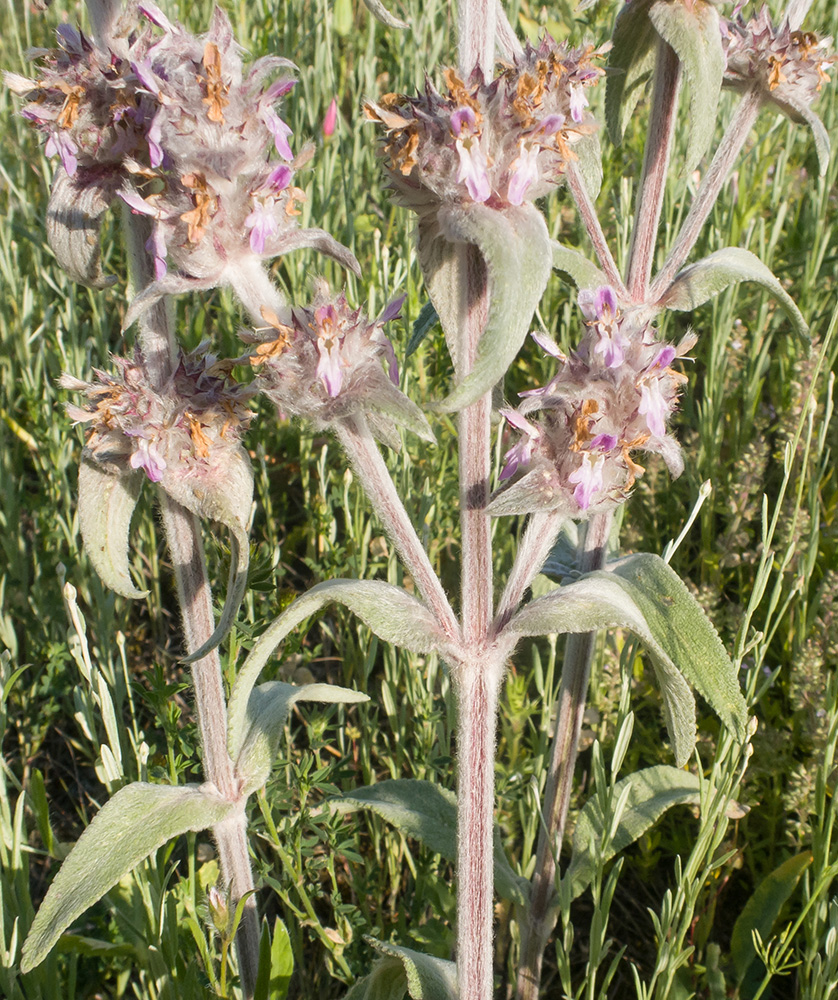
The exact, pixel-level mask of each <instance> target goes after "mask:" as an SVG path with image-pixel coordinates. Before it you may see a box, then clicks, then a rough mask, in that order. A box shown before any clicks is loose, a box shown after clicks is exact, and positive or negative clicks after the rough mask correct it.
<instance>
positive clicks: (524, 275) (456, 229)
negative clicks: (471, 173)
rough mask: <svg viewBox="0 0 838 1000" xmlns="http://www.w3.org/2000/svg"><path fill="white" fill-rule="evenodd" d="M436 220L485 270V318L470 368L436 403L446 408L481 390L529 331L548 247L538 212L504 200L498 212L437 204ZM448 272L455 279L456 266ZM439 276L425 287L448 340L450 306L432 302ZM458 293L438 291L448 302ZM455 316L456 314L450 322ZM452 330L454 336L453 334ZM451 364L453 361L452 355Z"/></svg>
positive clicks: (546, 265) (550, 253)
mask: <svg viewBox="0 0 838 1000" xmlns="http://www.w3.org/2000/svg"><path fill="white" fill-rule="evenodd" d="M439 220H440V224H441V227H442V232H443V234H444V236H445V237H446V238H447V240H448V241H450V242H452V243H455V244H456V243H471V244H475V245H476V246H477V247H478V249H479V250H480V253H481V254H482V256H483V259H484V261H485V263H486V267H487V269H488V274H489V295H490V305H489V318H488V322H487V324H486V329H485V330H484V332H483V336H482V337H481V338H480V343H479V344H478V345H477V357H476V359H475V362H474V367H473V369H472V371H471V373H470V374H469V375H466V377H465V378H464V379H463V380H462V382H460V384H459V385H458V386H457V387H456V389H454V391H453V392H452V393H451V394H450V395H449V396H448V397H447V398H446V399H444V400H443V401H442V402H441V403H440V404H438V409H439V410H440V411H441V412H443V413H452V412H454V411H456V410H461V409H463V408H464V407H466V406H469V405H470V404H471V403H473V402H474V401H475V400H477V399H479V398H480V397H481V396H483V395H485V394H486V393H487V392H489V391H490V390H491V389H492V388H493V386H494V385H495V383H496V382H498V381H499V380H500V379H501V378H503V376H504V375H505V374H506V370H507V368H508V367H509V366H510V364H512V361H513V360H514V358H515V355H516V354H517V353H518V351H519V350H520V348H521V345H522V344H523V342H524V339H525V338H526V336H527V333H528V332H529V329H530V324H531V322H532V317H533V313H534V312H535V308H536V306H537V305H538V303H539V301H540V300H541V296H542V295H543V293H544V289H545V288H546V286H547V280H548V278H549V277H550V270H551V267H552V261H553V251H552V247H551V241H550V236H549V234H548V232H547V226H546V225H545V223H544V217H543V216H542V214H541V212H539V211H538V209H537V208H535V206H534V205H529V204H527V205H521V206H517V207H516V206H513V205H510V206H508V207H506V208H504V209H503V210H502V211H501V210H499V209H495V208H489V207H488V206H486V205H478V204H473V205H469V206H467V207H458V208H456V209H455V208H450V209H440V212H439ZM449 272H450V274H451V275H452V276H453V278H459V270H458V269H457V268H449V269H448V271H446V272H445V273H446V274H448V273H449ZM452 280H453V279H452ZM442 281H443V274H441V273H438V274H436V275H435V277H434V278H433V279H432V280H431V281H430V282H429V284H428V287H429V291H430V293H431V296H432V298H433V301H434V305H435V306H436V308H437V311H438V313H439V316H440V320H441V321H442V323H443V330H445V333H446V339H447V340H448V341H449V343H450V342H451V339H452V331H451V330H450V329H446V321H447V322H448V323H450V322H451V321H452V320H451V311H450V308H449V309H447V310H446V309H445V307H441V306H440V303H439V302H438V301H437V297H438V294H439V287H438V286H439V285H440V283H441V282H442ZM459 294H460V292H459V291H458V290H456V289H455V290H449V291H448V292H445V293H444V300H445V301H446V302H448V303H449V305H450V303H451V302H453V301H458V300H459ZM446 312H447V313H448V315H447V316H446ZM460 319H461V317H460V316H459V315H457V316H456V318H455V320H454V321H455V322H459V321H460ZM453 335H454V337H455V338H456V333H454V334H453ZM449 349H450V348H449ZM454 353H455V352H453V351H452V355H453V354H454ZM454 363H455V365H457V364H458V359H457V358H456V357H455V358H454Z"/></svg>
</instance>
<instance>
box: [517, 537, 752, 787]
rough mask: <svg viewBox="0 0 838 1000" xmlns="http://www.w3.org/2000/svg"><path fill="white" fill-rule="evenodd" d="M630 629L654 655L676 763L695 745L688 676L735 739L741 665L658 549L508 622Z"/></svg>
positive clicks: (740, 716)
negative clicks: (734, 661) (657, 553)
mask: <svg viewBox="0 0 838 1000" xmlns="http://www.w3.org/2000/svg"><path fill="white" fill-rule="evenodd" d="M601 628H625V629H628V630H629V631H631V632H633V633H634V634H635V635H636V636H637V637H638V638H639V639H641V640H642V641H643V643H644V644H645V646H646V647H647V649H648V651H649V653H650V654H651V658H652V664H653V666H654V668H655V673H656V675H657V679H658V682H659V684H660V686H661V694H662V695H663V703H664V715H665V719H666V725H667V729H668V731H669V738H670V740H671V742H672V748H673V751H674V754H675V761H676V763H677V764H678V766H679V767H680V766H683V764H685V763H686V761H687V760H688V759H689V757H690V754H691V753H692V750H693V747H694V746H695V702H694V700H693V697H692V694H691V693H690V689H689V686H688V685H687V683H686V681H685V679H684V678H685V677H686V679H687V680H689V681H690V683H692V684H693V686H694V687H695V688H696V689H697V690H698V691H699V692H700V693H701V695H702V696H703V697H704V698H705V699H706V700H707V701H708V702H709V703H710V705H711V707H712V708H713V709H714V711H715V712H716V713H717V714H718V715H719V716H720V717H721V719H722V721H723V722H724V723H725V724H726V725H727V726H728V727H729V728H731V729H732V730H733V732H734V733H735V734H736V736H737V738H738V739H740V740H741V739H744V735H745V722H746V719H747V711H746V707H745V700H744V698H743V697H742V693H741V691H740V690H739V682H738V679H737V677H736V671H735V670H734V667H733V664H732V663H731V661H730V658H729V657H728V655H727V653H726V652H725V649H724V646H723V645H722V643H721V640H720V639H719V636H718V634H717V633H716V630H715V629H714V628H713V625H712V624H711V622H710V620H709V619H708V618H707V616H706V615H705V613H704V611H703V610H702V608H701V606H700V605H699V603H698V601H696V599H695V598H694V597H693V596H692V594H690V592H689V591H688V590H687V588H686V586H685V585H684V584H683V582H682V581H681V580H680V579H679V577H678V576H677V574H676V573H675V572H674V571H673V570H672V569H671V568H670V567H669V566H668V565H667V564H666V563H665V562H664V561H663V559H661V558H660V557H659V556H654V555H648V554H640V555H635V556H628V557H627V558H626V559H623V560H621V561H620V562H618V563H615V564H614V565H613V567H612V568H611V570H610V571H609V572H605V571H601V572H597V573H590V574H588V575H587V576H585V577H583V578H582V579H581V580H578V581H577V582H576V583H572V584H569V585H568V586H567V587H562V588H560V589H559V590H556V591H554V592H553V593H551V594H547V595H546V596H545V597H540V598H538V599H537V600H534V601H531V602H530V603H529V604H528V605H526V606H525V607H524V608H522V609H521V610H520V611H519V612H518V614H517V615H516V616H515V617H514V618H513V619H512V620H511V621H510V623H509V625H508V626H507V629H508V631H509V633H510V634H517V635H547V634H550V633H553V632H559V633H563V632H577V633H578V632H592V631H596V630H597V629H601Z"/></svg>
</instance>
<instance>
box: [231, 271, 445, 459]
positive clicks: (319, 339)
mask: <svg viewBox="0 0 838 1000" xmlns="http://www.w3.org/2000/svg"><path fill="white" fill-rule="evenodd" d="M403 301H404V297H403V296H402V297H400V298H398V299H396V300H394V301H393V302H391V303H390V304H389V305H388V306H387V308H386V309H385V310H384V312H383V313H382V314H381V315H380V316H379V317H378V318H377V319H375V320H372V321H370V320H368V319H367V317H366V316H365V315H364V314H363V313H362V312H361V310H360V309H350V307H349V306H348V304H347V302H346V299H345V297H344V296H343V294H341V295H339V296H338V297H337V298H333V297H331V296H330V294H329V291H328V288H327V287H326V286H325V285H321V286H320V287H319V289H318V291H317V295H316V298H315V303H314V305H313V306H311V307H310V308H307V309H299V308H295V309H294V310H293V313H292V320H291V324H290V325H286V324H284V323H282V322H281V321H280V320H279V318H278V317H277V316H276V315H274V314H272V313H271V312H270V311H269V310H267V309H265V310H263V318H264V320H265V322H266V323H267V326H266V327H262V328H261V329H258V330H256V331H255V333H254V334H252V335H251V334H247V335H242V336H243V339H245V340H247V341H249V342H251V343H254V344H255V347H254V349H253V350H252V351H251V352H250V353H249V355H247V356H246V358H245V359H243V360H247V361H249V363H250V364H251V365H252V366H253V367H254V368H255V369H257V371H258V373H259V375H258V378H257V380H256V383H255V385H256V386H257V387H258V388H260V389H261V390H262V391H263V392H264V393H265V395H266V396H267V397H268V398H269V399H270V400H271V401H272V402H273V403H275V404H276V406H277V407H278V408H279V409H280V410H281V411H282V412H284V413H289V414H292V415H293V416H300V417H305V418H307V419H308V420H311V421H312V422H313V423H314V424H315V426H318V427H328V426H329V425H330V424H334V423H336V422H338V421H341V420H345V419H347V418H350V417H351V416H353V414H358V413H363V414H365V415H366V417H367V420H368V421H369V424H370V426H371V428H372V430H373V433H374V434H375V436H376V437H377V438H378V439H379V440H381V441H383V442H384V443H385V444H387V445H388V446H390V447H393V448H398V447H399V436H398V433H397V431H396V426H395V425H397V424H399V425H401V426H403V427H405V428H407V429H408V430H410V431H413V433H415V434H418V435H419V436H420V437H422V438H424V439H425V440H427V441H432V440H433V433H432V432H431V429H430V426H429V425H428V422H427V420H426V419H425V416H424V414H423V413H422V411H421V410H420V409H419V408H418V407H417V406H416V404H415V403H413V402H412V401H411V400H410V399H408V398H407V396H405V395H404V394H403V393H402V392H401V390H400V389H399V388H398V367H397V364H396V356H395V352H394V351H393V346H392V344H391V343H390V341H389V340H388V338H387V336H386V335H385V334H384V331H383V326H384V324H385V323H386V322H388V321H389V320H391V319H395V318H396V317H397V316H398V315H399V311H400V309H401V305H402V302H403ZM382 361H384V362H385V364H386V366H387V371H386V372H385V370H384V367H383V366H382Z"/></svg>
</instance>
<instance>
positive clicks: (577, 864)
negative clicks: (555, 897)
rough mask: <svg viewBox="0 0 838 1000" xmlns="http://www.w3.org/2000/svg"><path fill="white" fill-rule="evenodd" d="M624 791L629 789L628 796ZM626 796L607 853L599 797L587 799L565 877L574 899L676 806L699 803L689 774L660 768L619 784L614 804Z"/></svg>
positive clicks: (696, 783)
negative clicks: (600, 869) (600, 870)
mask: <svg viewBox="0 0 838 1000" xmlns="http://www.w3.org/2000/svg"><path fill="white" fill-rule="evenodd" d="M625 789H628V792H627V793H626V792H625ZM623 794H627V799H626V801H625V809H624V810H623V813H622V816H621V819H620V821H619V823H618V824H617V829H616V831H615V833H614V836H613V837H612V838H611V839H610V840H609V841H608V843H607V845H606V846H605V848H604V850H599V845H600V843H601V841H602V836H603V832H604V831H603V826H604V821H603V816H602V810H601V808H600V804H599V799H598V798H597V796H595V795H594V796H593V797H592V798H590V799H588V801H587V802H586V803H585V805H584V806H583V808H582V811H581V812H580V813H579V819H578V820H577V821H576V829H575V830H574V832H573V854H572V856H571V859H570V865H569V867H568V869H567V873H566V874H565V876H564V877H565V878H566V879H569V880H570V892H571V898H572V899H575V898H576V897H577V896H578V895H580V894H581V893H582V892H584V891H585V889H587V887H588V886H589V885H590V883H591V880H592V879H593V877H594V872H595V870H596V865H597V864H605V863H606V862H607V861H610V860H611V858H613V857H614V855H615V854H618V853H619V852H620V851H622V850H624V849H625V848H626V847H628V846H629V844H633V843H634V842H635V840H637V839H638V838H639V837H642V836H643V834H644V833H645V832H646V831H647V830H649V829H651V827H653V826H654V825H655V823H657V821H658V820H659V819H660V818H661V816H663V814H664V813H665V812H666V810H667V809H670V808H671V807H672V806H677V805H690V804H692V805H696V804H697V803H698V801H699V781H698V777H697V776H696V775H694V774H691V773H690V772H689V771H683V770H681V768H678V767H670V766H669V765H668V764H659V765H657V766H656V767H647V768H646V769H645V770H643V771H637V772H636V773H635V774H630V775H629V776H628V777H627V778H623V779H622V781H618V782H617V784H616V786H615V788H614V801H615V802H618V801H619V800H620V799H621V797H622V795H623Z"/></svg>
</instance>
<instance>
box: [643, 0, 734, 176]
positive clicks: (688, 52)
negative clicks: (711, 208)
mask: <svg viewBox="0 0 838 1000" xmlns="http://www.w3.org/2000/svg"><path fill="white" fill-rule="evenodd" d="M649 19H650V20H651V22H652V24H653V25H654V26H655V29H656V30H657V32H658V34H659V35H660V36H661V38H662V39H663V40H664V41H665V42H666V43H667V44H668V45H671V46H672V48H673V49H674V50H675V52H676V53H677V55H678V58H679V59H680V60H681V65H682V67H683V71H684V77H685V79H686V85H687V87H688V89H689V102H690V109H689V114H688V116H687V121H688V123H689V125H688V128H689V139H688V142H687V160H686V164H685V167H684V169H685V170H686V171H687V172H690V171H692V170H695V168H696V167H697V166H698V163H699V161H700V160H701V158H702V156H704V154H705V153H706V152H707V150H708V149H709V148H710V143H711V142H712V140H713V134H714V132H715V130H716V117H717V111H718V107H719V94H720V93H721V90H722V79H723V77H724V71H725V54H724V49H723V48H722V33H721V31H720V29H719V14H718V11H717V10H716V8H715V7H714V6H713V4H712V3H709V2H706V0H695V2H694V3H689V4H686V3H670V2H669V0H656V2H655V3H653V4H652V7H651V9H650V10H649Z"/></svg>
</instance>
